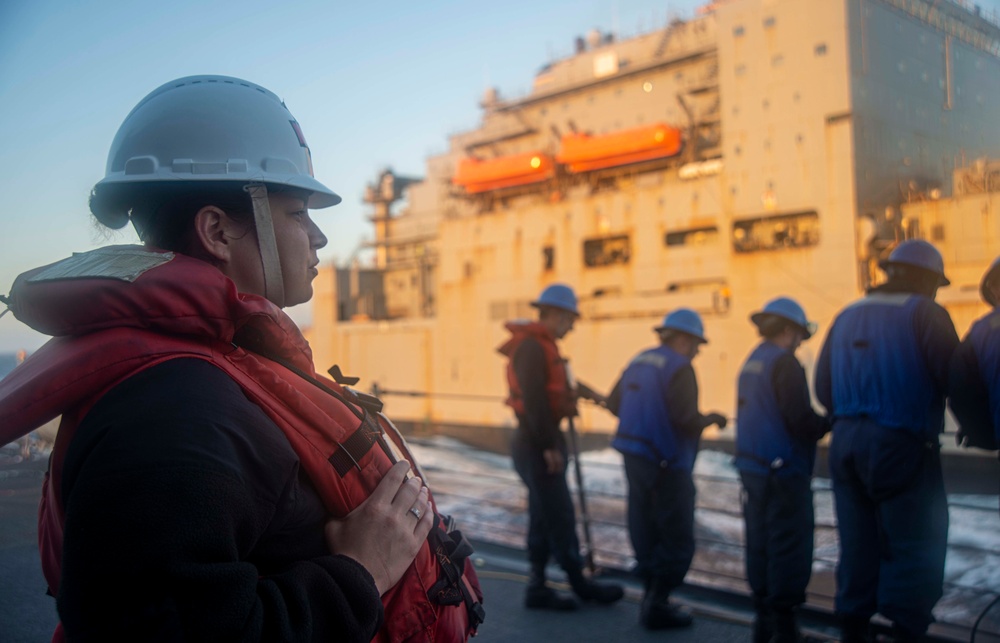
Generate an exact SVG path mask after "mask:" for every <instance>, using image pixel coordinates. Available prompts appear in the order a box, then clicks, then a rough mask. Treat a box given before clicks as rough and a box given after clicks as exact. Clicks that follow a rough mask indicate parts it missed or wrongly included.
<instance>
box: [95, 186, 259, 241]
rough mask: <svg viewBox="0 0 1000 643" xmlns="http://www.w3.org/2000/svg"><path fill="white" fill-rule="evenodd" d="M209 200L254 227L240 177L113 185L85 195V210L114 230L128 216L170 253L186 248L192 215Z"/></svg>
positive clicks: (147, 238)
mask: <svg viewBox="0 0 1000 643" xmlns="http://www.w3.org/2000/svg"><path fill="white" fill-rule="evenodd" d="M268 191H269V192H272V193H273V192H276V191H277V190H272V189H271V186H268ZM208 205H214V206H215V207H217V208H219V209H220V210H222V211H223V212H225V213H226V214H227V215H229V216H230V217H231V218H233V219H235V220H237V221H241V222H245V223H246V224H247V226H248V228H249V229H250V230H252V229H253V204H252V202H251V201H250V196H249V195H248V194H247V193H246V191H244V189H243V184H242V183H240V182H233V181H204V182H194V181H192V182H184V183H174V182H172V183H163V184H157V183H146V184H135V185H126V186H122V185H113V186H108V188H105V189H95V190H94V191H93V192H92V193H91V195H90V211H91V213H93V215H94V218H95V219H97V221H98V222H100V223H101V224H102V225H104V226H106V227H108V228H111V229H113V230H118V229H120V228H123V227H124V226H125V225H126V224H127V223H128V222H129V221H131V222H132V225H133V226H135V229H136V232H137V233H138V234H139V238H140V239H142V241H143V242H144V243H146V244H147V245H150V246H154V247H156V248H160V249H162V250H173V251H175V252H186V251H188V250H190V244H191V232H192V231H193V227H192V224H193V222H194V216H195V215H196V214H197V213H198V211H199V210H201V209H202V208H203V207H205V206H208Z"/></svg>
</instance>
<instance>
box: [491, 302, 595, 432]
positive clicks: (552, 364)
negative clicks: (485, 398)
mask: <svg viewBox="0 0 1000 643" xmlns="http://www.w3.org/2000/svg"><path fill="white" fill-rule="evenodd" d="M504 328H506V329H507V330H509V331H510V333H511V338H510V339H509V340H507V342H506V343H505V344H503V345H502V346H500V348H498V349H497V350H498V351H499V352H500V354H501V355H504V356H506V357H507V358H508V362H507V386H508V387H509V388H510V397H508V398H507V401H506V404H507V406H509V407H511V408H512V409H514V412H515V413H517V414H518V415H524V395H523V392H522V391H521V384H520V382H518V381H517V375H515V374H514V354H515V353H516V352H517V349H518V348H519V347H520V346H521V342H523V341H524V340H525V339H527V338H529V337H531V338H534V339H535V340H537V341H538V343H539V344H541V346H542V350H543V351H544V353H545V393H546V396H547V397H548V399H549V406H550V407H552V413H553V414H554V416H555V418H556V420H561V419H563V418H564V417H573V416H575V415H576V414H577V413H576V402H575V401H574V399H573V396H572V395H570V391H569V383H568V381H567V378H566V361H565V360H564V359H563V358H562V356H561V355H559V347H558V346H556V340H555V338H554V337H552V334H551V333H550V332H549V330H548V329H547V328H546V327H545V326H544V325H542V324H541V323H539V322H524V321H513V322H507V323H506V324H505V325H504Z"/></svg>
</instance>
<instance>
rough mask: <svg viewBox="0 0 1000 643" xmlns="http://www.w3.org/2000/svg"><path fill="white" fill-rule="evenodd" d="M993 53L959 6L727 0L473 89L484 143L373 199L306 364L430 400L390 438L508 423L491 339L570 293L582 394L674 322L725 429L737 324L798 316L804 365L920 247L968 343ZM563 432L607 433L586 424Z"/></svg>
mask: <svg viewBox="0 0 1000 643" xmlns="http://www.w3.org/2000/svg"><path fill="white" fill-rule="evenodd" d="M998 52H1000V28H998V26H997V23H996V21H995V19H993V17H991V16H985V15H981V14H980V13H979V12H978V10H976V9H974V8H972V7H966V6H965V5H964V4H963V3H958V2H955V1H954V0H936V1H934V0H808V1H806V0H730V1H728V2H719V3H716V4H714V5H709V6H706V7H705V8H703V9H702V11H700V12H699V15H698V16H696V17H695V18H693V19H690V20H686V21H681V20H674V21H672V22H671V23H670V24H668V25H667V26H666V27H665V28H663V29H661V30H658V31H655V32H651V33H647V34H645V35H640V36H637V37H634V38H630V39H624V40H619V39H618V38H616V37H615V36H614V35H612V34H606V33H601V32H599V31H595V32H593V33H591V34H588V35H587V36H586V37H581V38H579V39H577V41H576V43H575V52H574V54H573V55H571V56H569V57H567V58H564V59H561V60H557V61H554V62H552V63H550V64H548V65H546V66H545V67H543V68H542V69H541V70H540V71H539V72H538V74H537V75H536V76H535V79H534V83H533V87H532V90H531V91H530V93H528V94H527V95H525V96H520V97H514V98H505V97H503V96H502V94H501V93H500V92H499V91H497V90H495V89H490V90H488V91H487V92H486V94H485V95H484V97H483V100H482V103H481V107H482V110H483V116H482V123H481V126H480V127H478V128H476V129H475V130H472V131H467V132H463V133H460V134H457V135H454V136H452V137H451V139H450V144H449V149H448V151H447V152H445V153H444V154H441V155H438V156H434V157H431V158H429V159H428V160H427V168H426V176H425V177H423V178H422V179H416V178H412V177H400V176H396V175H394V174H393V173H392V172H391V171H386V172H384V173H383V174H382V175H380V176H379V177H378V179H377V180H376V181H375V183H373V184H372V185H371V186H369V188H368V190H367V192H366V196H365V199H366V201H367V202H368V203H370V204H371V205H372V217H371V218H372V223H373V224H374V226H375V240H374V242H373V246H374V256H375V264H374V266H372V267H365V268H361V267H358V266H352V267H347V268H335V267H332V266H327V267H325V268H324V270H323V272H322V274H321V277H320V279H319V280H318V281H317V294H316V298H315V299H314V310H313V327H312V329H311V331H310V333H309V336H310V341H311V343H312V346H313V349H314V352H315V357H316V362H317V364H318V365H319V366H321V367H323V368H325V367H326V366H329V365H330V364H333V363H338V364H341V365H342V366H343V367H344V368H345V370H347V371H349V372H350V373H351V374H352V375H357V376H360V377H362V379H363V381H364V382H367V383H368V384H369V385H370V384H372V383H374V382H377V383H378V384H379V385H380V386H381V387H383V388H384V389H389V390H406V391H413V392H416V393H420V394H421V395H419V396H411V397H392V398H390V399H389V400H388V402H389V404H391V410H392V415H393V417H394V418H400V419H404V420H410V421H413V422H430V423H448V424H453V425H469V426H476V425H510V424H511V423H512V420H513V418H512V414H511V413H510V411H509V409H506V408H505V407H504V406H503V405H502V404H501V400H502V397H503V395H504V394H505V384H504V379H503V370H502V369H503V362H502V360H501V359H500V357H499V356H498V355H496V353H495V352H494V348H495V347H496V346H497V345H499V344H500V343H501V342H502V341H503V339H504V335H505V332H504V330H503V328H502V325H503V322H504V321H506V320H508V319H511V318H517V317H529V316H532V311H531V309H530V308H529V306H528V302H529V301H530V300H531V299H532V298H533V297H534V296H536V295H537V294H538V292H539V291H540V290H541V289H542V288H543V287H544V286H545V285H547V284H549V283H552V282H555V281H561V282H565V283H568V284H570V285H572V286H573V287H574V288H575V289H576V290H577V292H578V293H579V294H580V296H581V310H582V312H583V317H582V319H581V320H580V322H579V323H578V325H577V328H576V330H575V331H574V332H573V333H571V334H570V335H569V336H568V337H567V339H566V340H565V342H564V352H565V354H567V355H568V356H569V357H570V358H571V366H572V368H573V371H574V372H575V374H576V375H577V376H578V377H580V378H581V379H583V380H586V381H587V382H588V383H589V384H591V385H593V386H595V387H597V388H607V387H610V386H611V385H612V384H613V382H614V381H615V379H616V378H617V376H618V374H619V373H620V371H621V369H622V368H623V366H624V365H625V363H626V362H627V361H628V359H629V358H630V357H631V356H632V355H633V354H635V353H636V352H637V351H638V350H640V349H641V348H643V347H646V346H649V345H651V344H653V343H654V341H655V337H654V335H653V333H652V332H651V328H652V327H653V326H655V325H656V324H657V322H658V321H659V319H661V318H662V316H663V314H664V313H665V312H667V311H669V310H671V309H674V308H676V307H679V306H688V307H691V308H694V309H696V310H698V311H700V312H701V313H702V315H703V316H704V318H705V322H706V333H707V335H708V337H709V340H710V343H709V344H708V345H707V346H706V347H705V349H704V350H703V352H702V354H701V355H700V356H699V358H698V360H697V362H696V369H697V371H698V373H699V379H700V382H701V389H702V392H701V396H702V405H703V407H706V408H707V407H711V408H723V409H730V410H731V409H732V408H733V406H734V401H735V400H734V396H735V392H734V391H735V380H736V375H737V370H738V368H739V366H740V364H741V362H742V360H743V359H744V357H745V355H746V354H747V352H748V351H749V350H750V349H751V348H752V346H753V345H754V344H755V342H756V341H757V338H756V335H755V332H754V329H753V327H752V326H751V325H750V323H749V322H748V321H747V320H748V316H749V314H750V313H751V312H753V311H755V310H757V309H759V308H760V306H761V305H762V304H763V303H764V302H765V301H766V300H767V299H770V298H772V297H774V296H777V295H789V296H793V297H795V298H796V299H798V300H799V301H800V302H801V303H802V304H803V305H804V307H805V308H806V310H807V311H808V312H809V315H810V317H812V318H815V319H817V320H818V321H819V322H820V328H821V330H820V334H819V336H818V337H816V338H815V339H813V340H812V341H811V342H810V343H809V344H807V345H806V346H805V347H803V349H800V358H802V359H803V361H804V362H805V364H806V366H807V367H810V366H811V364H812V361H813V358H814V355H815V354H816V353H818V350H819V347H820V342H821V341H822V337H823V334H824V332H825V330H826V329H827V328H828V327H829V324H830V322H831V321H832V318H833V316H834V315H835V314H836V312H837V311H838V310H839V309H840V308H841V307H842V306H843V305H844V304H846V303H847V302H849V301H850V300H852V299H854V298H856V297H858V296H860V294H861V293H862V292H863V291H864V289H865V288H866V287H868V286H870V285H872V284H873V283H875V282H876V281H877V280H878V279H879V272H878V270H877V269H876V266H877V261H878V259H879V257H880V256H883V255H884V254H885V253H886V252H887V251H888V250H889V249H891V247H892V245H893V244H895V243H897V242H898V241H901V240H903V239H905V238H909V237H913V236H920V237H923V238H927V239H929V240H931V241H932V242H934V243H935V244H937V245H938V246H939V247H940V248H941V249H942V252H943V253H944V255H945V261H946V270H947V271H948V273H949V276H950V277H951V279H952V282H953V285H952V286H951V287H949V288H946V289H943V290H942V291H941V293H940V295H939V300H940V301H942V303H944V304H946V305H947V307H948V308H949V310H950V311H951V313H952V316H953V318H954V319H955V321H956V325H957V326H958V328H959V330H960V332H961V331H964V329H965V328H966V327H967V326H968V324H969V323H970V322H971V321H972V320H973V319H974V318H975V317H977V316H978V315H980V314H982V313H983V312H984V311H985V307H984V306H983V304H981V303H980V302H979V300H978V295H977V288H978V280H979V277H980V276H981V274H982V272H983V270H984V269H985V267H986V266H987V265H988V263H989V261H990V260H991V259H992V258H993V257H995V256H997V255H998V254H1000V221H998V219H997V217H998V212H997V203H996V196H997V190H998V188H1000V180H998V179H997V177H998V176H1000V173H998V172H997V168H996V166H995V165H994V164H991V163H990V162H989V161H977V159H981V158H985V157H992V158H1000V125H998V124H997V123H998V118H997V117H998V116H1000V109H998V106H1000V59H998ZM963 168H964V169H963ZM970 168H971V169H970ZM976 168H979V169H978V170H977V169H976ZM976 172H979V173H978V174H976ZM970 176H971V177H972V178H969V177H970ZM955 177H958V178H955ZM976 177H979V178H976ZM977 181H978V183H977ZM977 186H978V187H977ZM976 190H978V191H976ZM970 192H975V193H974V194H971V193H970ZM404 197H405V198H404ZM973 247H974V250H973V249H972V248H973ZM580 424H581V426H582V427H583V428H584V429H588V430H609V429H611V428H612V427H613V426H614V421H613V418H611V417H610V416H608V415H607V414H605V413H604V412H603V411H600V410H597V409H584V411H583V417H582V418H581V422H580Z"/></svg>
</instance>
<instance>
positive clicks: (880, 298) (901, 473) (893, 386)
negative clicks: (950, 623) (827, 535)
mask: <svg viewBox="0 0 1000 643" xmlns="http://www.w3.org/2000/svg"><path fill="white" fill-rule="evenodd" d="M881 266H882V268H883V269H884V270H885V272H886V275H887V276H888V282H887V283H885V284H884V285H882V286H879V287H877V288H874V289H872V290H871V291H869V292H868V294H867V296H865V297H864V298H862V299H860V300H858V301H856V302H854V303H852V304H850V305H849V306H847V307H846V308H845V309H844V310H843V311H841V313H840V315H839V316H838V317H837V319H836V320H835V321H834V323H833V326H832V327H831V328H830V332H829V334H828V336H827V338H826V342H825V343H824V344H823V350H822V352H821V353H820V357H819V361H818V362H817V365H816V395H817V397H818V398H819V400H820V402H822V404H823V406H825V407H826V408H827V410H828V411H829V413H830V416H831V417H832V419H833V437H832V440H831V444H830V475H831V478H832V480H833V492H834V500H835V502H836V510H837V529H838V532H839V536H840V562H839V564H838V566H837V598H836V610H837V613H838V615H839V616H840V617H841V627H842V630H843V640H844V641H845V642H847V643H853V642H854V641H864V640H867V639H868V638H869V636H870V633H869V619H870V618H871V616H872V615H873V614H875V613H876V612H878V613H881V614H882V615H883V616H885V617H886V618H888V619H889V620H890V621H892V623H893V636H894V638H895V639H896V640H897V641H914V640H919V639H920V638H921V637H922V636H923V634H924V633H925V632H926V630H927V627H928V625H930V623H931V622H932V621H933V620H934V619H933V616H932V615H931V610H932V609H933V607H934V604H935V603H936V602H937V601H938V599H939V598H941V593H942V583H943V580H944V559H945V552H946V548H947V538H948V506H947V499H946V497H945V492H944V481H943V478H942V475H941V458H940V450H941V447H940V444H939V440H938V435H939V434H940V433H941V431H942V429H943V427H944V408H945V394H946V391H947V386H948V362H949V360H950V358H951V356H952V353H953V352H954V351H955V347H956V346H957V345H958V336H957V335H956V333H955V327H954V325H953V324H952V321H951V317H949V315H948V313H947V311H945V309H944V308H942V307H941V306H939V305H938V304H936V303H935V302H934V297H935V296H936V294H937V290H938V288H939V287H941V286H944V285H947V284H948V283H949V281H948V280H947V278H945V276H944V262H943V261H942V259H941V254H940V253H939V252H938V251H937V250H936V249H935V248H934V246H932V245H931V244H929V243H927V242H926V241H923V240H918V239H913V240H909V241H904V242H903V243H901V244H899V245H898V246H897V247H896V249H895V250H893V251H892V253H891V254H890V255H889V258H888V259H887V260H885V261H883V262H882V264H881Z"/></svg>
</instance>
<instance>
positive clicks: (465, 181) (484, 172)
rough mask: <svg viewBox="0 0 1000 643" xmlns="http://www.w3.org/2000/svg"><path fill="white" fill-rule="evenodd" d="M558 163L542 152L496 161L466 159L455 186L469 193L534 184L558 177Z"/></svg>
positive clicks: (511, 155) (462, 163)
mask: <svg viewBox="0 0 1000 643" xmlns="http://www.w3.org/2000/svg"><path fill="white" fill-rule="evenodd" d="M555 171H556V164H555V160H554V159H553V158H552V156H551V155H549V154H544V153H542V152H537V151H536V152H524V153H523V154H509V155H507V156H500V157H497V158H492V159H477V158H473V157H466V158H463V159H461V160H460V161H459V162H458V167H457V168H456V169H455V176H454V177H452V183H454V184H455V185H459V186H461V187H463V188H465V191H466V192H467V193H469V194H476V193H478V192H488V191H490V190H497V189H500V188H510V187H516V186H519V185H531V184H532V183H539V182H541V181H545V180H548V179H550V178H552V177H553V176H554V175H555Z"/></svg>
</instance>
